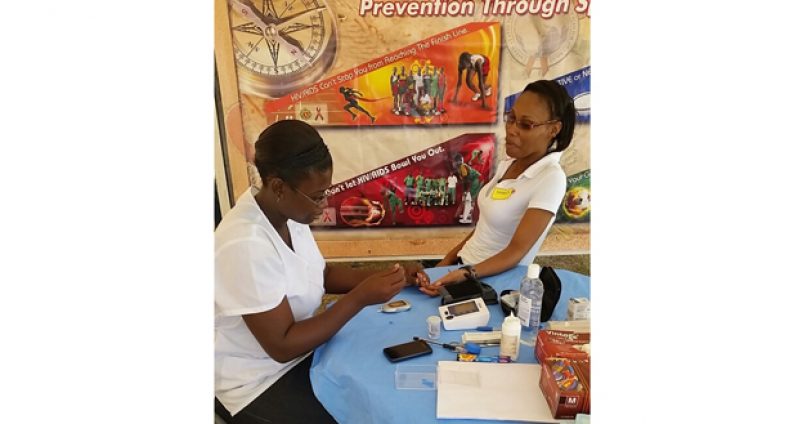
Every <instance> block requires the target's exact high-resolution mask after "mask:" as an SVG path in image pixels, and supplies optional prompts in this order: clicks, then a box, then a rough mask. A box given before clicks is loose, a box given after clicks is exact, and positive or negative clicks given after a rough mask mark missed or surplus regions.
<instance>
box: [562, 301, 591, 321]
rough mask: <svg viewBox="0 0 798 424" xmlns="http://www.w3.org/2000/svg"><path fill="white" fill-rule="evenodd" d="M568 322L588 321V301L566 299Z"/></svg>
mask: <svg viewBox="0 0 798 424" xmlns="http://www.w3.org/2000/svg"><path fill="white" fill-rule="evenodd" d="M567 317H568V318H567V319H568V321H578V320H586V319H590V299H588V298H586V297H572V298H570V299H568V315H567Z"/></svg>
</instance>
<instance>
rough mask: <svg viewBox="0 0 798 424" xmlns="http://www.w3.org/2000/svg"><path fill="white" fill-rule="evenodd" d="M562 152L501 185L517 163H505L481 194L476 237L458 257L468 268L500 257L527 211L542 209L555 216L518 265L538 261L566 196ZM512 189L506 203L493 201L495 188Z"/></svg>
mask: <svg viewBox="0 0 798 424" xmlns="http://www.w3.org/2000/svg"><path fill="white" fill-rule="evenodd" d="M561 156H562V153H561V152H554V153H549V154H548V155H546V156H544V157H542V158H541V159H540V160H538V161H537V162H535V163H533V164H532V165H530V166H529V167H528V168H527V169H526V170H524V172H523V173H521V174H520V175H519V176H518V177H517V178H515V179H507V180H504V181H502V182H498V181H499V179H501V177H502V176H503V175H504V173H505V172H506V171H507V169H508V168H509V167H510V165H511V164H512V163H513V162H514V161H515V159H509V160H505V161H502V162H501V163H500V164H499V166H498V168H497V169H496V175H494V177H493V179H491V180H490V181H489V182H488V184H486V185H485V186H484V187H482V189H481V190H480V191H479V196H477V199H478V200H477V202H478V203H477V205H479V220H478V221H477V225H476V228H474V235H472V236H471V238H470V239H468V241H467V242H466V244H465V245H464V246H463V248H462V249H460V252H459V253H458V256H460V258H461V259H462V260H463V263H465V264H468V265H474V264H478V263H480V262H482V261H484V260H486V259H488V258H490V257H491V256H493V255H495V254H497V253H499V252H500V251H502V250H503V249H504V248H506V247H507V245H508V244H510V240H512V238H513V235H514V234H515V230H516V228H517V227H518V223H519V222H521V218H522V217H523V216H524V214H525V213H526V211H527V209H543V210H546V211H549V212H551V213H552V214H554V216H552V218H551V220H550V221H549V224H548V225H547V226H546V229H545V230H544V231H543V234H541V236H540V238H538V240H537V241H535V244H534V245H533V246H532V247H531V248H530V249H529V251H528V252H527V253H526V254H525V255H524V257H523V258H521V261H519V262H518V265H523V266H526V265H529V264H530V263H532V260H534V259H535V256H536V255H537V253H538V251H539V250H540V245H541V244H543V240H544V239H545V238H546V234H548V232H549V229H550V228H551V225H552V223H554V217H555V216H556V215H557V208H559V207H560V204H561V203H562V199H563V196H565V185H566V179H565V172H563V170H562V167H561V166H560V157H561ZM497 187H498V188H503V189H512V190H514V191H513V193H512V194H511V195H510V196H509V197H508V198H507V199H505V200H497V199H494V198H492V196H491V193H492V192H493V190H494V189H495V188H497Z"/></svg>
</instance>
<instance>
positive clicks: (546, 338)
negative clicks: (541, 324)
mask: <svg viewBox="0 0 798 424" xmlns="http://www.w3.org/2000/svg"><path fill="white" fill-rule="evenodd" d="M535 357H536V358H537V359H538V362H539V363H541V364H543V362H544V361H545V360H546V359H548V358H553V357H557V358H568V359H588V358H590V333H578V332H575V331H559V330H542V331H540V332H539V333H538V338H537V341H536V342H535Z"/></svg>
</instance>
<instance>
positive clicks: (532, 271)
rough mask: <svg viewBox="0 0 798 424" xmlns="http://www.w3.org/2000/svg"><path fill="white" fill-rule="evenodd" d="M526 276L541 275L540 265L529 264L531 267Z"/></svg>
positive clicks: (536, 276)
mask: <svg viewBox="0 0 798 424" xmlns="http://www.w3.org/2000/svg"><path fill="white" fill-rule="evenodd" d="M526 276H527V277H529V278H538V277H539V276H540V265H538V264H529V267H528V268H527V269H526Z"/></svg>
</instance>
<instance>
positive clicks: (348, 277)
mask: <svg viewBox="0 0 798 424" xmlns="http://www.w3.org/2000/svg"><path fill="white" fill-rule="evenodd" d="M373 273H374V270H373V269H372V270H368V269H355V268H351V267H348V266H332V265H327V269H326V270H325V273H324V289H325V291H326V292H327V293H330V294H343V293H349V291H350V290H352V289H353V288H355V286H357V285H358V284H360V283H361V282H362V281H363V280H365V279H366V278H367V277H368V276H369V275H371V274H373Z"/></svg>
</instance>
